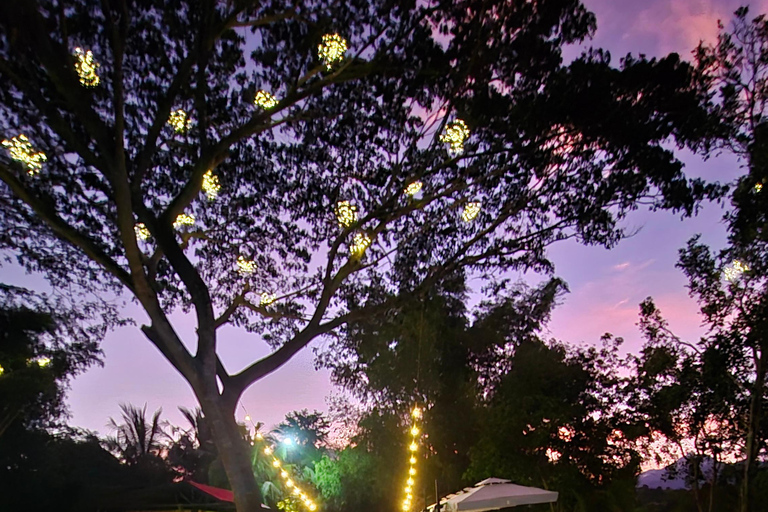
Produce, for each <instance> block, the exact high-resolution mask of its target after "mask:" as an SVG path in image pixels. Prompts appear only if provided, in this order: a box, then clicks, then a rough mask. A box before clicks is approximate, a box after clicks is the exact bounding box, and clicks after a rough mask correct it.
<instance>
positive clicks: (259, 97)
mask: <svg viewBox="0 0 768 512" xmlns="http://www.w3.org/2000/svg"><path fill="white" fill-rule="evenodd" d="M253 104H254V105H256V106H257V107H261V108H263V109H264V110H269V109H271V108H274V107H275V105H277V98H276V97H275V96H274V95H273V94H271V93H269V92H267V91H265V90H263V89H262V90H259V91H257V92H256V96H255V97H254V98H253Z"/></svg>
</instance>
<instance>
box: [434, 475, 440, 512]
mask: <svg viewBox="0 0 768 512" xmlns="http://www.w3.org/2000/svg"><path fill="white" fill-rule="evenodd" d="M435 512H440V493H439V492H437V478H435Z"/></svg>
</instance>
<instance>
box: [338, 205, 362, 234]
mask: <svg viewBox="0 0 768 512" xmlns="http://www.w3.org/2000/svg"><path fill="white" fill-rule="evenodd" d="M336 220H338V221H339V226H341V227H344V228H348V227H349V226H351V225H352V224H354V223H355V222H357V206H355V205H353V204H352V203H350V202H349V201H339V202H338V203H337V204H336Z"/></svg>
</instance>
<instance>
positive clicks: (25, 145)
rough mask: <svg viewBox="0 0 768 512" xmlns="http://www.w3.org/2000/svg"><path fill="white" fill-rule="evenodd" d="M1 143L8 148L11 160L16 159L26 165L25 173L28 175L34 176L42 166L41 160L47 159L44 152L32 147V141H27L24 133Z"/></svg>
mask: <svg viewBox="0 0 768 512" xmlns="http://www.w3.org/2000/svg"><path fill="white" fill-rule="evenodd" d="M2 145H3V147H5V148H8V152H9V153H10V154H11V159H12V160H16V161H17V162H21V163H23V164H24V165H26V166H27V174H29V175H30V176H34V175H35V174H37V173H38V172H40V169H42V168H43V162H45V161H46V160H48V157H46V156H45V153H43V152H42V151H35V149H34V148H33V147H32V143H31V142H29V139H28V138H27V136H26V135H24V134H21V135H19V136H17V137H13V138H12V139H11V140H7V139H6V140H4V141H3V142H2Z"/></svg>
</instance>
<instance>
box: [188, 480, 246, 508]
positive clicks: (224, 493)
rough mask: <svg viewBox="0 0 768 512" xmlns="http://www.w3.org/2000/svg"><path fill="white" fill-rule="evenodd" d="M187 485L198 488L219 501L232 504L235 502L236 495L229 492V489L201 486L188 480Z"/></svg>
mask: <svg viewBox="0 0 768 512" xmlns="http://www.w3.org/2000/svg"><path fill="white" fill-rule="evenodd" d="M187 483H189V484H191V485H194V486H195V487H197V488H198V489H200V490H201V491H203V492H204V493H206V494H210V495H211V496H213V497H214V498H216V499H217V500H221V501H228V502H230V503H234V502H235V495H234V494H232V491H229V490H227V489H222V488H220V487H213V486H210V485H205V484H199V483H197V482H193V481H192V480H187Z"/></svg>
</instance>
